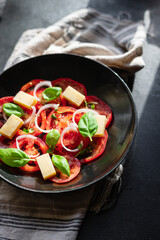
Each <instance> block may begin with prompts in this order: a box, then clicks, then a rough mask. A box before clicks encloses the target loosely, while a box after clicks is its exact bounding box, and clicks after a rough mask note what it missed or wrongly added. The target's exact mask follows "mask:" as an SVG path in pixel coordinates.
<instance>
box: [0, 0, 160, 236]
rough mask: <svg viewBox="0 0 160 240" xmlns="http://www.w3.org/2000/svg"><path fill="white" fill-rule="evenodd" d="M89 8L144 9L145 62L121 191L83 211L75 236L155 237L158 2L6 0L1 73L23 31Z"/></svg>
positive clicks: (159, 138) (159, 147) (159, 190)
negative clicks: (106, 204)
mask: <svg viewBox="0 0 160 240" xmlns="http://www.w3.org/2000/svg"><path fill="white" fill-rule="evenodd" d="M85 7H94V8H96V9H98V10H100V11H102V12H105V13H110V14H112V15H113V16H116V15H117V14H118V12H119V11H127V12H129V13H130V14H131V16H132V19H133V20H139V19H142V18H143V15H144V11H146V10H147V9H149V11H150V14H151V26H150V30H149V35H148V39H147V42H146V43H145V45H144V60H145V63H146V66H145V68H144V69H143V70H141V71H140V72H138V73H137V74H136V76H135V79H134V84H133V96H134V99H135V102H136V106H137V111H138V119H139V127H138V132H137V136H136V140H135V144H134V146H133V149H132V152H131V154H130V156H129V157H128V159H127V162H126V165H125V170H124V175H123V185H122V191H121V193H120V195H119V197H118V200H117V202H116V204H115V206H114V207H113V208H112V209H110V210H109V211H107V212H103V213H101V214H98V215H94V214H92V213H88V214H87V216H86V218H85V221H84V223H83V225H82V227H81V229H80V232H79V235H78V240H82V239H83V240H88V239H92V240H97V239H98V240H106V239H107V240H128V239H129V240H135V239H136V240H138V239H141V240H158V239H160V233H159V227H160V123H159V121H160V79H159V78H160V65H159V63H160V48H159V47H160V28H159V23H160V2H159V1H158V0H155V1H153V0H149V1H145V0H134V1H133V0H132V1H129V0H124V1H120V0H99V1H98V0H90V1H89V0H81V1H75V0H60V1H59V0H45V1H43V0H23V1H22V0H8V2H7V5H6V8H5V11H4V14H3V18H2V20H1V22H0V72H1V71H2V70H3V67H4V64H5V62H6V60H7V59H8V57H9V56H10V54H11V51H12V49H13V47H14V45H15V43H16V41H17V40H18V38H19V37H20V35H21V34H22V32H23V31H25V30H26V29H29V28H39V27H47V26H48V25H50V24H52V23H54V22H56V21H57V20H59V19H60V18H62V17H64V16H66V15H67V14H69V13H71V12H73V11H75V10H78V9H80V8H85Z"/></svg>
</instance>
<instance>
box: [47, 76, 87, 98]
mask: <svg viewBox="0 0 160 240" xmlns="http://www.w3.org/2000/svg"><path fill="white" fill-rule="evenodd" d="M52 86H56V87H61V88H62V91H64V90H65V89H66V88H67V87H68V86H71V87H73V88H74V89H76V90H77V91H78V92H80V93H82V94H83V95H85V96H86V95H87V90H86V88H85V86H84V85H83V84H81V83H80V82H76V81H74V80H72V79H70V78H58V79H56V80H53V81H52Z"/></svg>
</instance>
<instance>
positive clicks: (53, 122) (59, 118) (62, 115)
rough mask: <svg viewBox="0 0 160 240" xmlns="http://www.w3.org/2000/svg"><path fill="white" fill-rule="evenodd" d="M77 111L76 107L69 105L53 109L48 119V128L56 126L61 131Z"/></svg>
mask: <svg viewBox="0 0 160 240" xmlns="http://www.w3.org/2000/svg"><path fill="white" fill-rule="evenodd" d="M75 111H76V109H75V108H73V107H68V106H64V107H59V108H58V110H57V111H55V110H53V111H52V112H50V114H49V115H48V117H47V119H46V130H51V129H52V128H56V129H57V130H59V132H60V133H61V132H62V131H63V129H64V128H65V127H68V126H69V124H70V123H71V122H72V116H73V113H74V112H75ZM53 114H54V115H55V116H56V119H53V118H52V117H51V116H52V115H53Z"/></svg>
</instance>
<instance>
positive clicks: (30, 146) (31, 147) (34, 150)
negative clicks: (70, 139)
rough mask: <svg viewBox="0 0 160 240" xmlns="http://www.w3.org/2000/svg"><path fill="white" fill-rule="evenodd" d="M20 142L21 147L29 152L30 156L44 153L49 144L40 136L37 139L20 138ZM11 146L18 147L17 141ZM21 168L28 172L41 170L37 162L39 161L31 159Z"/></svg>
mask: <svg viewBox="0 0 160 240" xmlns="http://www.w3.org/2000/svg"><path fill="white" fill-rule="evenodd" d="M18 143H19V147H20V149H21V150H22V151H24V152H25V153H26V154H28V155H29V156H34V155H35V156H36V155H37V154H38V153H40V154H44V153H46V151H47V149H48V146H47V145H46V143H45V142H43V140H42V139H40V138H38V137H37V138H36V139H30V138H28V139H27V138H24V139H20V140H19V141H18ZM11 148H17V145H16V142H14V143H13V145H12V146H11ZM31 158H32V159H34V157H31ZM20 169H22V170H24V171H27V172H36V171H39V166H38V164H37V161H36V160H35V161H34V162H33V161H30V162H29V163H27V164H26V165H25V166H23V167H20Z"/></svg>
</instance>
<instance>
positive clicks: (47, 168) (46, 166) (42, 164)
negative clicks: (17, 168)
mask: <svg viewBox="0 0 160 240" xmlns="http://www.w3.org/2000/svg"><path fill="white" fill-rule="evenodd" d="M36 159H37V163H38V166H39V168H40V170H41V173H42V176H43V178H44V180H46V179H48V178H50V177H53V176H54V175H56V170H55V168H54V166H53V163H52V160H51V158H50V156H49V154H48V153H45V154H43V155H41V156H39V157H37V158H36Z"/></svg>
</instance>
